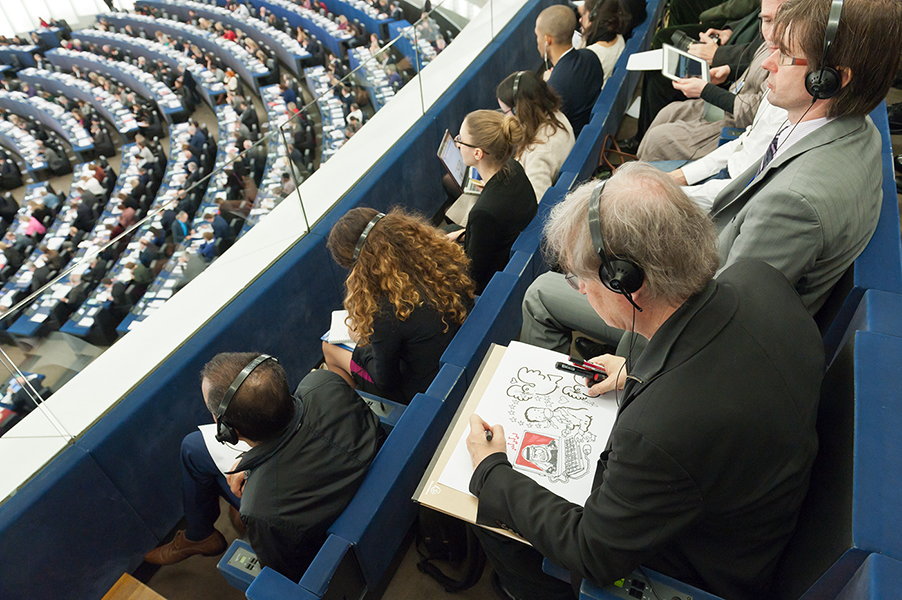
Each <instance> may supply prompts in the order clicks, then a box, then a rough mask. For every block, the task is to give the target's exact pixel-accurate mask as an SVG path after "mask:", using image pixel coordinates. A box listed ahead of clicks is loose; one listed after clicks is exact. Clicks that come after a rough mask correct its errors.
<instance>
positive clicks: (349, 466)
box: [144, 352, 384, 581]
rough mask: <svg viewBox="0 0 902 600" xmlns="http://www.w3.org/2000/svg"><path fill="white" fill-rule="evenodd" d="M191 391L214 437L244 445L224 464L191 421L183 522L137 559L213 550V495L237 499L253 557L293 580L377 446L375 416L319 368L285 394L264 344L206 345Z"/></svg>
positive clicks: (184, 459) (165, 560)
mask: <svg viewBox="0 0 902 600" xmlns="http://www.w3.org/2000/svg"><path fill="white" fill-rule="evenodd" d="M230 390H232V391H231V393H229V391H230ZM201 391H202V393H203V398H204V403H205V404H206V407H207V408H208V409H209V410H210V412H211V413H212V414H213V419H214V420H215V421H216V422H217V428H218V430H219V432H220V434H219V436H218V437H219V439H220V440H222V441H223V442H225V443H229V444H236V443H238V442H239V441H242V442H245V443H246V444H247V445H249V446H250V450H249V451H247V452H245V453H244V454H242V455H241V456H240V458H239V460H238V461H237V462H236V463H235V464H234V465H232V467H231V471H230V472H228V474H224V473H223V471H222V470H220V468H219V467H217V465H216V463H215V462H214V461H213V459H212V458H211V456H210V450H208V446H207V442H206V440H205V439H204V437H203V435H202V434H201V432H200V431H195V432H193V433H189V434H188V435H187V436H186V437H185V439H184V441H183V442H182V449H181V471H182V481H183V483H184V485H183V486H182V490H183V504H184V507H185V518H186V520H187V522H188V528H187V529H186V530H183V531H179V532H178V533H177V534H176V536H175V539H173V540H172V541H171V542H169V543H168V544H165V545H163V546H160V547H159V548H156V549H154V550H151V551H150V552H148V553H147V554H146V555H145V557H144V560H145V561H147V562H148V563H151V564H157V565H171V564H175V563H177V562H180V561H182V560H184V559H186V558H188V557H189V556H194V555H197V554H201V555H205V556H213V555H216V554H221V553H222V552H223V551H224V550H225V549H226V547H227V546H228V544H227V542H226V540H225V538H224V537H223V535H222V534H221V533H220V532H219V531H218V530H217V529H216V528H215V526H214V525H215V521H216V519H217V517H218V516H219V497H220V496H222V497H225V499H226V500H227V501H228V502H229V503H230V504H231V505H232V506H233V507H235V508H238V509H240V515H241V520H242V521H243V523H244V524H245V525H246V526H247V535H248V538H249V539H250V543H251V546H252V547H253V549H254V551H255V552H256V553H257V558H258V559H259V560H260V562H261V564H262V565H264V566H268V567H270V568H272V569H275V570H277V571H279V572H280V573H282V574H283V575H284V576H286V577H288V578H289V579H291V580H292V581H297V580H299V579H300V578H301V576H302V575H303V574H304V571H306V569H307V566H308V565H309V564H310V562H311V561H312V560H313V558H314V556H316V553H317V552H318V551H319V548H320V546H321V545H322V543H323V542H324V541H325V540H326V535H327V530H328V528H329V527H330V526H331V525H332V522H333V521H334V520H335V519H336V518H337V517H338V515H340V514H341V513H342V511H343V510H344V509H345V507H346V506H347V505H348V503H349V502H350V501H351V499H353V498H354V495H355V494H356V492H357V489H358V488H359V487H360V484H361V482H362V481H363V478H364V476H365V475H366V472H367V470H368V469H369V466H370V463H371V462H372V460H373V459H374V458H375V456H376V453H377V452H378V451H379V447H380V445H381V443H382V440H383V438H384V434H383V433H382V429H381V428H380V427H379V420H378V419H377V418H376V416H375V415H374V414H373V412H372V411H370V410H369V408H367V406H366V404H365V403H364V402H363V400H362V399H361V398H360V396H358V395H357V394H356V393H355V392H354V390H353V389H352V388H351V386H350V385H348V384H347V383H345V381H344V380H343V379H341V377H339V376H338V375H336V374H335V373H331V372H329V371H325V370H316V371H314V372H312V373H310V374H308V375H307V376H306V377H304V379H303V380H302V381H301V383H300V385H299V386H298V388H297V390H296V391H295V392H294V394H292V393H291V389H290V388H289V387H288V377H287V375H286V373H285V371H284V369H282V367H281V365H279V363H278V361H276V360H275V359H273V358H272V357H269V356H267V355H265V354H263V355H261V354H257V353H249V352H244V353H223V354H218V355H216V356H215V357H213V360H211V361H210V362H209V363H207V365H206V366H204V368H203V371H202V372H201ZM210 443H212V444H215V442H212V440H211V441H210ZM173 468H175V465H173Z"/></svg>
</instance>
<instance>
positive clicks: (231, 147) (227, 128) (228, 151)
mask: <svg viewBox="0 0 902 600" xmlns="http://www.w3.org/2000/svg"><path fill="white" fill-rule="evenodd" d="M216 122H217V127H218V129H219V139H218V143H217V150H216V162H215V163H214V165H213V168H212V170H211V173H215V174H214V175H213V177H211V178H210V179H209V180H207V182H206V187H207V189H206V191H205V192H204V196H203V199H202V200H201V202H200V204H199V206H198V208H197V211H196V212H195V213H194V215H193V219H192V221H191V224H190V225H189V229H192V230H194V232H195V234H194V235H188V236H187V237H186V238H185V240H184V241H183V242H182V243H180V244H179V245H178V247H177V248H176V249H175V251H173V253H172V256H170V257H169V260H168V261H167V262H166V265H165V266H164V267H163V269H162V270H161V271H160V273H159V274H158V275H157V276H156V277H155V278H154V280H153V282H151V284H150V286H149V287H148V288H147V290H146V291H145V292H144V295H143V296H142V297H141V299H140V300H138V302H136V303H135V306H134V307H133V308H132V309H131V311H129V314H128V315H126V317H125V318H124V319H123V320H122V322H121V323H120V324H119V325H118V326H117V327H116V331H118V332H119V334H120V335H124V334H126V333H128V332H129V331H131V330H132V329H133V328H135V327H136V326H137V325H138V324H139V323H141V321H143V320H144V319H145V318H147V317H148V316H150V315H151V314H152V313H153V312H155V311H156V310H157V309H158V308H160V307H162V306H163V304H165V302H166V300H168V299H169V298H171V297H172V294H173V293H174V292H175V290H176V288H177V287H178V285H179V284H180V283H181V282H182V279H184V277H185V274H186V269H185V268H184V267H183V266H181V265H180V263H179V258H180V257H181V256H182V255H183V254H185V253H186V252H189V251H190V252H192V253H196V252H197V249H198V247H199V246H200V245H201V244H202V243H203V242H204V240H203V237H202V236H203V231H204V228H206V227H208V226H207V225H206V223H205V221H204V218H203V215H204V211H206V210H207V209H210V208H216V200H217V198H219V199H224V198H225V194H226V178H225V174H224V173H223V172H222V169H224V168H225V166H226V162H227V161H230V160H231V159H233V158H234V157H235V156H237V154H238V149H237V145H236V142H237V139H238V113H236V112H235V110H234V109H233V108H232V107H231V106H230V105H229V104H228V103H226V104H221V105H219V106H217V107H216ZM209 142H212V138H209ZM209 142H208V143H209ZM202 185H203V184H202ZM161 193H162V190H161ZM154 221H156V222H159V219H158V218H155V219H154Z"/></svg>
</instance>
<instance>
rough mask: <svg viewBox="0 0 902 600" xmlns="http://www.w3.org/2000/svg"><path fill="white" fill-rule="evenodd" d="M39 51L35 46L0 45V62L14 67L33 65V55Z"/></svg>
mask: <svg viewBox="0 0 902 600" xmlns="http://www.w3.org/2000/svg"><path fill="white" fill-rule="evenodd" d="M40 51H41V49H40V48H38V47H37V46H0V62H2V63H3V64H5V65H10V66H11V67H15V68H23V67H33V66H35V62H34V55H35V53H36V52H40Z"/></svg>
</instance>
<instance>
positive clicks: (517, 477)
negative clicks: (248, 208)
mask: <svg viewBox="0 0 902 600" xmlns="http://www.w3.org/2000/svg"><path fill="white" fill-rule="evenodd" d="M863 1H870V0H863ZM545 232H546V241H547V244H548V247H549V248H550V249H551V253H552V255H553V259H552V260H553V261H557V262H558V263H559V264H561V265H562V267H563V268H565V269H567V270H568V271H569V272H570V273H572V275H568V277H570V278H572V281H573V282H574V285H577V286H578V287H579V293H580V294H584V295H585V296H586V297H587V298H588V301H589V303H590V305H591V306H592V307H593V308H594V310H595V312H596V314H597V316H598V317H599V318H602V319H604V320H605V321H606V322H607V323H609V324H610V325H611V326H612V327H618V328H627V329H631V330H635V331H636V332H637V333H639V334H641V335H642V336H644V337H645V338H648V339H649V340H650V341H649V343H648V347H647V348H646V350H645V352H644V353H643V354H642V356H641V357H640V358H639V359H638V361H636V363H635V364H634V365H633V366H632V367H631V369H630V374H631V377H630V381H629V383H628V384H627V385H626V387H625V389H624V391H623V394H622V395H621V396H620V398H619V400H618V402H617V413H618V414H617V419H616V423H615V425H614V428H613V430H612V431H611V434H610V437H609V438H608V442H607V446H606V447H605V450H604V451H603V452H602V454H601V457H600V459H599V461H598V466H597V472H596V473H595V478H594V482H593V484H592V491H591V493H590V494H589V496H588V498H587V499H586V501H585V507H583V506H579V505H577V504H574V503H572V502H570V501H567V500H565V499H563V498H561V497H559V496H557V495H556V494H555V493H554V492H553V491H550V490H548V489H546V488H545V487H543V486H542V485H541V484H539V483H537V482H535V481H533V480H532V479H530V478H529V477H528V476H526V475H525V474H523V473H520V472H517V471H515V470H514V469H512V468H511V465H510V463H509V462H508V460H507V452H506V445H507V437H506V434H505V432H504V430H503V429H502V427H501V426H500V425H495V426H491V425H490V424H489V423H486V422H485V421H483V420H482V419H481V418H480V417H479V416H478V415H473V416H472V417H471V419H470V434H469V437H468V438H467V448H468V450H469V452H470V456H471V460H472V464H473V466H474V469H475V471H474V473H473V476H472V478H471V480H470V491H471V492H472V493H473V494H474V495H476V496H477V497H478V498H479V508H478V514H477V523H483V524H488V525H490V526H492V527H499V526H500V527H502V528H504V529H506V530H510V531H515V532H517V533H518V534H520V535H521V536H523V537H524V538H525V539H526V540H527V541H528V542H529V543H530V544H531V546H530V545H526V544H523V543H521V542H519V541H514V540H512V539H510V538H508V537H505V536H502V535H499V534H496V533H494V532H491V531H489V530H488V529H483V528H480V527H477V528H476V529H475V531H476V535H477V537H478V538H479V539H480V541H481V542H482V545H483V547H484V548H485V550H486V554H487V555H488V557H489V559H490V561H491V562H492V565H493V566H494V568H495V572H496V573H497V580H496V581H497V582H498V584H499V587H500V588H501V589H502V590H506V591H507V592H508V593H509V596H508V597H509V598H518V599H520V600H540V599H541V600H556V599H561V600H563V599H567V600H571V599H572V598H573V597H574V595H573V589H572V588H571V584H570V583H564V582H562V581H560V580H558V579H555V578H553V577H551V576H549V575H546V574H544V573H543V572H542V558H543V556H544V557H547V558H548V559H549V560H550V561H551V562H553V563H554V564H556V565H559V566H561V567H563V568H565V569H567V570H569V571H570V572H571V573H572V575H573V577H574V578H577V579H578V578H580V577H585V578H586V579H588V580H589V581H590V582H592V583H594V584H596V585H609V584H611V583H614V582H615V581H616V580H618V579H620V578H622V577H624V576H626V575H629V574H630V573H631V572H632V571H633V570H634V569H636V568H638V567H640V566H645V567H648V568H650V569H654V570H656V571H659V572H661V573H664V574H665V575H668V576H670V577H674V578H676V579H678V580H680V581H683V582H685V583H688V584H690V585H694V586H697V587H699V588H701V589H703V590H705V591H707V592H710V593H712V594H715V595H717V596H722V597H724V598H733V599H737V600H758V599H760V598H768V597H772V596H773V595H772V593H771V589H770V584H771V583H772V581H773V578H774V574H775V572H776V568H777V562H778V560H779V558H780V555H781V554H782V552H783V549H784V547H785V546H786V544H787V542H788V541H789V539H790V537H791V535H792V533H793V529H794V528H795V526H796V520H797V518H798V515H799V509H800V507H801V504H802V500H803V499H804V497H805V494H806V492H807V489H808V481H809V475H810V472H811V466H812V464H813V462H814V457H815V455H816V454H817V446H818V440H817V431H816V429H815V421H816V417H817V405H818V398H819V392H820V386H821V380H822V378H823V370H824V349H823V343H822V342H821V337H820V335H819V333H818V330H817V327H816V326H815V324H814V322H813V321H812V319H811V318H810V317H809V315H808V313H807V311H806V310H805V307H804V305H803V304H802V303H801V302H800V301H799V296H798V294H796V292H795V290H793V288H792V286H791V285H790V284H789V283H788V282H787V281H786V278H785V277H783V275H782V274H781V273H780V272H779V271H777V270H776V269H774V268H773V267H770V266H768V265H766V264H764V263H763V262H760V261H745V262H743V263H738V264H734V265H733V266H731V267H729V268H728V269H726V270H725V271H723V272H721V273H720V275H718V276H717V278H716V279H715V278H714V275H715V271H716V270H717V265H718V250H717V233H716V231H715V228H714V224H713V223H712V221H711V219H710V218H709V217H708V216H707V215H706V214H705V212H704V211H703V210H701V209H700V208H699V207H697V206H695V205H694V204H693V203H692V201H691V200H690V199H689V198H688V197H687V196H686V195H685V194H684V193H683V192H682V191H681V190H680V189H679V187H677V186H676V185H675V184H674V183H673V181H671V180H670V179H669V178H668V177H667V176H666V175H664V174H663V173H661V172H660V171H658V170H656V169H654V168H652V167H649V166H647V165H644V164H641V163H633V164H628V165H626V166H624V167H623V168H622V169H620V170H618V172H617V173H616V174H615V175H614V176H613V177H612V178H611V179H610V180H608V181H607V182H606V183H603V184H596V183H595V182H591V183H589V184H587V185H584V186H581V187H580V188H578V189H577V190H575V191H574V192H573V193H571V194H570V195H569V197H568V198H567V199H566V200H565V201H564V202H563V203H562V204H559V205H558V206H557V207H555V209H554V211H553V212H552V216H551V218H550V219H549V222H548V224H547V225H546V227H545ZM612 263H614V264H616V265H617V266H612ZM615 273H616V275H615ZM618 283H620V284H622V285H619V286H618V285H617V284H618ZM725 356H729V357H730V360H724V357H725ZM593 362H595V359H593ZM715 364H716V365H717V368H712V365H715ZM605 366H606V367H608V368H607V371H608V373H610V374H611V375H612V377H610V378H611V379H614V378H616V375H614V374H615V373H617V372H618V370H617V368H616V367H613V365H611V364H610V362H608V363H606V364H605ZM590 394H593V395H595V394H597V390H596V389H595V387H593V388H592V389H591V390H590ZM613 401H614V400H613V399H609V400H606V402H613ZM487 431H491V432H492V434H493V435H492V438H490V439H489V438H487V436H486V432H487ZM593 458H594V457H590V460H592V459H593ZM668 596H669V594H668Z"/></svg>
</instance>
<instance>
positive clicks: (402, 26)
mask: <svg viewBox="0 0 902 600" xmlns="http://www.w3.org/2000/svg"><path fill="white" fill-rule="evenodd" d="M388 32H389V37H391V38H392V39H393V40H395V48H397V49H398V51H399V52H400V53H401V54H403V55H404V56H405V57H406V58H407V60H409V61H410V64H411V66H413V68H414V69H415V70H416V72H417V73H419V72H420V70H421V69H422V68H423V67H425V66H426V65H428V64H429V63H430V62H432V59H434V58H435V55H436V51H435V48H433V47H432V44H430V43H429V42H427V41H426V40H425V39H423V38H422V37H420V36H418V35H417V34H416V29H415V28H414V27H413V26H412V25H411V24H410V23H408V22H407V21H393V22H391V23H389V24H388Z"/></svg>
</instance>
